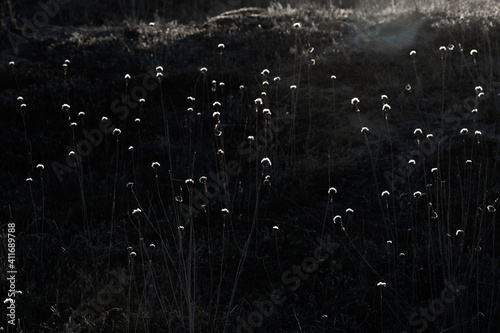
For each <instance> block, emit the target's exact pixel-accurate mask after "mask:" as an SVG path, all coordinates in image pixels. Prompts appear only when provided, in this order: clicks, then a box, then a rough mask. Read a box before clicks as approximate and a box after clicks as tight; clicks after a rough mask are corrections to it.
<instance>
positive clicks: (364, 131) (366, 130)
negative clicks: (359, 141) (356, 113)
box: [361, 127, 370, 133]
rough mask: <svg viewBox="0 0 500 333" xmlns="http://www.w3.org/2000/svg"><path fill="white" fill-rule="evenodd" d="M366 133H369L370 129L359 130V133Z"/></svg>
mask: <svg viewBox="0 0 500 333" xmlns="http://www.w3.org/2000/svg"><path fill="white" fill-rule="evenodd" d="M367 132H370V129H369V128H368V127H362V128H361V133H367Z"/></svg>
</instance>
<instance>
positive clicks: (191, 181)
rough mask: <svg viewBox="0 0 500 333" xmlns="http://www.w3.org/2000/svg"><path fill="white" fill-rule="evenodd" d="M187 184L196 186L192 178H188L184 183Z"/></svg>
mask: <svg viewBox="0 0 500 333" xmlns="http://www.w3.org/2000/svg"><path fill="white" fill-rule="evenodd" d="M184 182H185V183H186V185H193V184H194V180H192V179H191V178H188V179H186V180H185V181H184Z"/></svg>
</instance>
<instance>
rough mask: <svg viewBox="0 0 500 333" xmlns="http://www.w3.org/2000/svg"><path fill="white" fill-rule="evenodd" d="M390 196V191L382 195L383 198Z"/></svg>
mask: <svg viewBox="0 0 500 333" xmlns="http://www.w3.org/2000/svg"><path fill="white" fill-rule="evenodd" d="M389 195H391V193H389V191H387V190H385V191H383V192H382V194H381V196H382V198H385V197H388V196H389Z"/></svg>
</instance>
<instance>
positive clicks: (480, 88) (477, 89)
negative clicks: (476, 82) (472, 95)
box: [474, 86, 483, 93]
mask: <svg viewBox="0 0 500 333" xmlns="http://www.w3.org/2000/svg"><path fill="white" fill-rule="evenodd" d="M474 90H475V91H476V93H479V92H481V91H483V87H481V86H476V87H475V88H474Z"/></svg>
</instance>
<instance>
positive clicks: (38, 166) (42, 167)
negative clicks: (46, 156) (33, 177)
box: [36, 164, 45, 170]
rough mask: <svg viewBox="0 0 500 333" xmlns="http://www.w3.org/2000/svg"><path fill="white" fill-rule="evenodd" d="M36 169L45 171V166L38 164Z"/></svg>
mask: <svg viewBox="0 0 500 333" xmlns="http://www.w3.org/2000/svg"><path fill="white" fill-rule="evenodd" d="M36 168H37V169H40V170H43V169H45V166H44V165H43V164H37V165H36Z"/></svg>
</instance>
